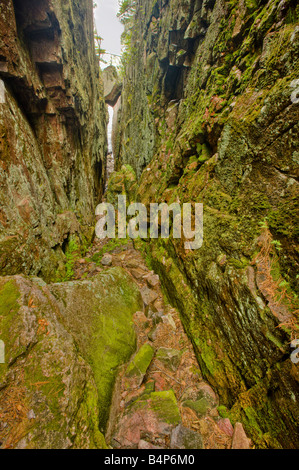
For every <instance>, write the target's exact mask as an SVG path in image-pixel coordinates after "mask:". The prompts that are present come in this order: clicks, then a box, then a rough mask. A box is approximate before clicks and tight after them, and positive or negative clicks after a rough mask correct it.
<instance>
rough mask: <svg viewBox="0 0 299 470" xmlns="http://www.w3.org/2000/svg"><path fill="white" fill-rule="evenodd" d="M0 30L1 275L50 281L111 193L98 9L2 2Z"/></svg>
mask: <svg viewBox="0 0 299 470" xmlns="http://www.w3.org/2000/svg"><path fill="white" fill-rule="evenodd" d="M0 30H1V35H0V273H1V274H2V275H14V274H18V273H21V272H22V273H25V274H33V275H40V276H42V277H43V278H44V279H46V280H49V279H53V278H54V277H55V272H56V270H57V269H59V267H60V265H62V261H63V259H64V252H65V250H66V248H67V245H68V242H69V240H70V238H71V237H72V236H76V237H77V238H78V239H79V241H80V242H82V241H83V240H84V237H86V238H89V237H90V236H91V231H92V226H93V224H94V219H93V217H94V208H95V204H96V203H97V202H98V201H99V199H100V197H101V194H102V190H103V186H104V174H105V156H106V147H107V144H106V110H105V103H104V100H103V97H102V91H101V87H102V86H101V83H100V77H99V65H98V63H97V60H96V56H95V50H94V40H93V10H92V1H91V0H83V1H80V2H79V1H77V0H76V1H66V2H65V1H63V2H62V1H60V0H53V1H50V0H42V1H37V0H33V1H31V0H28V1H27V0H26V1H23V0H22V1H21V0H14V1H13V0H8V1H6V2H1V5H0Z"/></svg>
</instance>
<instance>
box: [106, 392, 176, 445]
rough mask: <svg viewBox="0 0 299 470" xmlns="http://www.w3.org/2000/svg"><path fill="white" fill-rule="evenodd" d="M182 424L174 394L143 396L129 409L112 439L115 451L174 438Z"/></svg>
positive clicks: (157, 393) (153, 393)
mask: <svg viewBox="0 0 299 470" xmlns="http://www.w3.org/2000/svg"><path fill="white" fill-rule="evenodd" d="M180 422H181V416H180V412H179V408H178V405H177V401H176V398H175V395H174V393H173V391H172V390H167V391H163V392H152V393H150V394H149V393H145V394H143V395H142V396H141V397H140V398H139V399H138V400H136V401H134V403H133V404H132V405H131V406H130V407H128V409H127V411H126V413H125V414H124V415H123V416H122V418H121V420H120V422H119V423H118V426H117V429H116V432H115V434H114V436H113V443H114V445H115V446H116V447H119V446H120V448H122V447H125V448H128V449H130V448H131V449H134V448H135V449H136V448H137V447H138V444H139V442H140V440H146V438H148V439H150V440H151V441H152V442H154V441H155V438H157V437H158V438H159V436H160V437H162V436H169V437H170V435H171V432H172V430H173V429H174V428H175V427H176V426H177V425H178V424H179V423H180Z"/></svg>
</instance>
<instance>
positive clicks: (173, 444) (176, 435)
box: [170, 424, 203, 450]
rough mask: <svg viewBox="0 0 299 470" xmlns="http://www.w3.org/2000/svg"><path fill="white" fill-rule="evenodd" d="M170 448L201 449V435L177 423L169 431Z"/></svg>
mask: <svg viewBox="0 0 299 470" xmlns="http://www.w3.org/2000/svg"><path fill="white" fill-rule="evenodd" d="M170 448H171V449H191V450H192V449H203V442H202V437H201V435H200V434H198V433H197V432H195V431H192V429H188V428H185V427H184V426H182V425H181V424H179V425H178V426H177V427H176V428H175V429H174V430H173V431H172V433H171V441H170Z"/></svg>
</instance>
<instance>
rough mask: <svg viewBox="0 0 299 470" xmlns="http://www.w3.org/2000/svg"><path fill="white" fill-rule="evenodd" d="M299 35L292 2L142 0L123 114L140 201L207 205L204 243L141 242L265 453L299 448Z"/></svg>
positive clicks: (223, 394) (122, 137)
mask: <svg viewBox="0 0 299 470" xmlns="http://www.w3.org/2000/svg"><path fill="white" fill-rule="evenodd" d="M298 39H299V27H298V6H297V2H295V1H291V0H290V1H288V0H286V1H278V0H269V1H263V0H256V1H246V0H234V1H230V2H227V1H223V0H216V1H202V0H196V1H195V0H194V1H193V0H190V1H187V0H169V1H167V0H165V1H163V0H157V1H152V0H147V1H145V2H140V1H137V2H136V11H135V14H134V17H133V20H132V22H131V29H130V30H127V42H128V44H129V46H128V48H127V52H126V65H125V78H124V84H123V93H122V98H121V106H118V116H117V119H116V121H117V122H118V124H117V129H118V130H117V136H116V138H115V153H116V155H115V157H116V161H117V164H118V165H119V168H120V167H121V164H123V163H125V164H130V165H131V166H132V167H133V168H134V169H135V171H136V174H137V176H138V179H139V189H138V190H137V191H136V193H135V196H136V197H137V199H138V200H139V201H142V202H143V203H146V204H148V203H150V202H157V201H158V202H167V203H170V202H180V203H184V202H191V201H193V202H202V203H203V204H204V243H203V246H202V248H201V249H200V250H196V251H186V250H185V248H184V240H173V239H170V240H158V241H151V242H149V241H147V242H145V249H146V250H147V252H148V258H150V259H151V263H152V266H153V267H154V268H155V270H156V271H157V272H158V273H159V275H160V277H161V279H162V282H163V284H164V288H165V292H166V295H167V296H168V298H169V299H170V301H171V302H172V303H173V304H174V305H175V306H177V307H178V308H179V310H180V312H181V316H182V320H183V323H184V326H185V329H186V331H187V332H188V334H189V337H190V338H191V340H192V342H193V345H194V348H195V351H196V354H197V358H198V361H199V364H200V366H201V369H202V371H203V373H204V375H205V377H206V378H207V379H208V380H209V381H210V383H211V384H212V385H213V387H215V388H216V389H217V391H218V393H219V396H220V398H221V404H222V405H223V406H226V407H227V412H228V415H229V416H230V418H231V420H232V421H233V422H236V421H238V420H241V421H242V423H243V424H244V426H245V428H246V431H247V433H248V435H250V437H251V438H252V439H253V442H254V443H255V445H256V446H257V447H286V448H293V447H298V434H297V426H298V399H299V396H298V365H295V364H293V363H292V362H291V360H290V353H291V349H290V345H289V343H290V340H291V339H293V338H295V337H298V291H297V277H296V270H297V267H298V228H297V224H296V219H298V103H297V101H298V100H297V99H296V93H294V91H295V90H296V83H297V86H298V81H297V80H298V78H299V77H298V44H299V41H298ZM294 98H295V99H294ZM134 188H135V186H134ZM131 197H132V195H131Z"/></svg>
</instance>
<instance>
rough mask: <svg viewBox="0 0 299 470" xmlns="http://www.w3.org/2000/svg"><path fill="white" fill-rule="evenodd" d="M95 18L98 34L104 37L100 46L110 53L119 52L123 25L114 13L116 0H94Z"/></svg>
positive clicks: (115, 11) (116, 8)
mask: <svg viewBox="0 0 299 470" xmlns="http://www.w3.org/2000/svg"><path fill="white" fill-rule="evenodd" d="M95 3H97V8H96V9H95V20H96V26H97V31H98V34H99V35H100V36H101V37H102V38H103V39H104V41H103V43H102V48H103V49H105V50H106V51H107V52H110V53H111V54H120V52H121V45H120V36H121V33H122V32H123V26H122V24H121V23H120V22H119V20H118V18H117V17H116V14H117V12H118V0H95Z"/></svg>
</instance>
